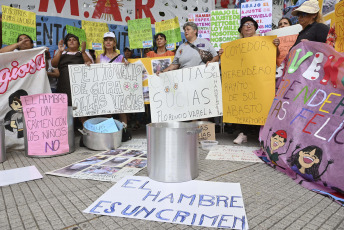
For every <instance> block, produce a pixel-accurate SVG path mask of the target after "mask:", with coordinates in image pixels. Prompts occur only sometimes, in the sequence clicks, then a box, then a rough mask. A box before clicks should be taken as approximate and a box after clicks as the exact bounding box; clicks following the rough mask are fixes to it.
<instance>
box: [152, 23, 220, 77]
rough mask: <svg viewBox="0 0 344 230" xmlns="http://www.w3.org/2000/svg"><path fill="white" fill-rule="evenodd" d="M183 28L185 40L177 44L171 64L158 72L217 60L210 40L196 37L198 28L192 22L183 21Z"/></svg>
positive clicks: (217, 57)
mask: <svg viewBox="0 0 344 230" xmlns="http://www.w3.org/2000/svg"><path fill="white" fill-rule="evenodd" d="M183 29H184V34H185V38H186V40H187V42H185V43H183V44H182V45H180V46H179V48H178V50H177V51H176V55H175V56H174V59H173V62H172V64H171V65H169V66H168V67H167V68H166V69H164V70H163V71H161V72H160V73H162V72H167V71H170V70H175V69H182V68H187V67H193V66H198V65H204V64H208V63H210V62H217V61H219V56H218V54H217V52H216V50H215V49H214V47H213V46H212V45H211V44H210V42H209V41H208V40H206V39H204V38H198V37H197V35H198V28H197V25H196V24H195V23H194V22H187V23H185V24H184V26H183ZM204 51H205V52H204ZM157 75H159V72H157Z"/></svg>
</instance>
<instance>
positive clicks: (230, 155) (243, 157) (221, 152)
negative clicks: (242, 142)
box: [206, 145, 263, 163]
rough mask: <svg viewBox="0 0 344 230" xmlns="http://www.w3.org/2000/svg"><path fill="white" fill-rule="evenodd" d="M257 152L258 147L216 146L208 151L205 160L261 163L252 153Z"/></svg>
mask: <svg viewBox="0 0 344 230" xmlns="http://www.w3.org/2000/svg"><path fill="white" fill-rule="evenodd" d="M257 150H259V147H246V146H231V145H217V146H215V147H213V148H212V149H211V150H210V151H209V153H208V155H207V157H206V159H207V160H223V161H246V162H258V163H263V161H262V160H261V159H259V157H257V155H256V154H255V153H254V152H255V151H257Z"/></svg>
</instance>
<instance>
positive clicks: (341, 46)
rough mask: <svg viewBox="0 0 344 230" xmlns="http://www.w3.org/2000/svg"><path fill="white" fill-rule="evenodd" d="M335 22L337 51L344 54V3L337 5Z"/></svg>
mask: <svg viewBox="0 0 344 230" xmlns="http://www.w3.org/2000/svg"><path fill="white" fill-rule="evenodd" d="M334 15H335V22H336V34H337V39H336V45H335V49H336V51H338V52H344V30H343V27H342V25H344V2H339V3H337V4H336V5H335V12H334Z"/></svg>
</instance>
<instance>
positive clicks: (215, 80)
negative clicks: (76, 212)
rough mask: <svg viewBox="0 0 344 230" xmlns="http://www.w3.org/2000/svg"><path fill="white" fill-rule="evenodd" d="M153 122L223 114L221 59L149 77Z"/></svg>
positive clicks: (193, 118)
mask: <svg viewBox="0 0 344 230" xmlns="http://www.w3.org/2000/svg"><path fill="white" fill-rule="evenodd" d="M148 84H149V97H150V104H151V106H150V108H151V118H152V122H168V121H187V120H195V119H201V118H207V117H218V116H221V115H222V91H221V79H220V73H219V64H218V63H217V62H215V63H210V64H209V65H208V66H207V67H206V66H205V65H200V66H195V67H190V68H183V69H179V70H174V71H169V72H166V73H161V74H160V75H159V77H158V76H156V75H153V76H149V80H148Z"/></svg>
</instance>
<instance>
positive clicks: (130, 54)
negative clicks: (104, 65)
mask: <svg viewBox="0 0 344 230" xmlns="http://www.w3.org/2000/svg"><path fill="white" fill-rule="evenodd" d="M133 54H134V52H133V51H132V50H131V49H130V48H129V47H128V46H126V47H125V48H124V57H125V59H127V60H128V59H129V58H135V57H134V56H133Z"/></svg>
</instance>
